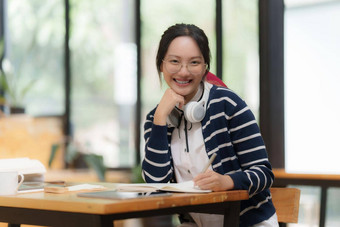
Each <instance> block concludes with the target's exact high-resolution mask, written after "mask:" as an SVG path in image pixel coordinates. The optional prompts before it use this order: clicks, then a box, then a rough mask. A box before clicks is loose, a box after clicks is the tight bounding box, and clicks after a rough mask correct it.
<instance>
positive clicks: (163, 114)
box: [153, 88, 184, 125]
mask: <svg viewBox="0 0 340 227" xmlns="http://www.w3.org/2000/svg"><path fill="white" fill-rule="evenodd" d="M177 104H178V107H179V108H180V109H181V108H182V107H183V105H184V97H183V96H181V95H179V94H177V93H176V92H174V91H173V90H172V89H171V88H168V89H166V91H165V92H164V95H163V97H162V99H161V101H160V102H159V104H158V107H157V109H156V112H155V116H154V121H153V122H154V124H156V125H166V119H167V117H168V116H169V114H170V113H171V111H172V110H173V108H175V106H176V105H177Z"/></svg>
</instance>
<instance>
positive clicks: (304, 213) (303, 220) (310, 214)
mask: <svg viewBox="0 0 340 227" xmlns="http://www.w3.org/2000/svg"><path fill="white" fill-rule="evenodd" d="M291 187H293V188H299V189H300V190H301V195H300V208H299V221H298V223H297V224H287V226H289V227H305V226H309V227H318V226H319V221H320V200H321V188H320V187H314V186H296V185H292V186H291ZM326 226H328V225H326Z"/></svg>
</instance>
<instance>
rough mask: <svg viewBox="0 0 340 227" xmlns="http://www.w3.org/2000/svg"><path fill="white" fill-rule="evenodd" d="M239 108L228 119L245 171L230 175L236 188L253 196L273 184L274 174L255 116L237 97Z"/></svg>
mask: <svg viewBox="0 0 340 227" xmlns="http://www.w3.org/2000/svg"><path fill="white" fill-rule="evenodd" d="M231 98H232V99H233V100H234V101H235V102H236V103H237V105H236V106H235V108H234V110H233V112H232V113H230V115H229V116H230V118H229V133H230V137H231V140H232V144H233V147H234V150H235V152H236V155H237V158H238V160H239V163H240V165H241V169H242V171H240V172H235V173H233V174H231V177H232V179H233V180H234V184H235V189H247V190H248V191H249V195H250V196H252V195H254V194H256V193H259V192H261V191H263V190H265V189H267V188H269V187H271V185H272V184H273V180H274V175H273V173H272V170H271V165H270V163H269V160H268V155H267V151H266V147H265V144H264V141H263V138H262V135H261V133H260V129H259V127H258V124H257V122H256V120H255V117H254V115H253V113H252V112H251V110H250V109H249V107H248V106H247V104H246V103H245V102H244V101H243V100H242V99H241V98H239V97H238V96H237V95H236V94H235V95H234V96H232V97H231Z"/></svg>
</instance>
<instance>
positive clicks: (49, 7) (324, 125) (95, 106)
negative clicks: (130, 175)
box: [0, 0, 340, 226]
mask: <svg viewBox="0 0 340 227" xmlns="http://www.w3.org/2000/svg"><path fill="white" fill-rule="evenodd" d="M275 2H276V3H273V2H272V1H270V0H269V1H265V0H223V1H218V0H186V1H180V0H171V1H170V0H168V1H158V0H97V1H91V0H81V1H76V0H64V1H62V0H49V1H41V0H30V1H20V0H1V7H0V14H1V21H0V22H1V25H0V28H1V33H0V35H1V36H0V40H1V45H0V47H2V49H3V50H2V51H1V52H2V54H1V69H2V71H3V72H4V75H1V76H2V77H3V78H4V77H5V75H6V80H7V83H8V86H7V87H2V89H0V94H1V97H2V99H1V103H0V104H1V110H2V113H3V116H4V118H5V117H6V116H7V117H13V115H14V110H13V109H12V107H21V108H24V110H25V115H28V116H30V117H34V118H43V117H47V118H51V117H57V118H59V119H61V122H62V126H61V128H62V134H63V136H65V137H66V138H72V141H75V142H76V143H77V144H78V145H79V146H80V147H82V151H83V152H85V153H91V154H96V155H98V156H101V157H102V160H103V162H104V165H105V167H106V168H108V169H114V170H126V169H131V168H135V167H136V166H138V164H139V163H140V160H141V159H142V157H143V147H144V140H143V123H144V119H145V116H146V114H147V113H148V112H149V111H150V110H151V109H153V108H154V107H155V106H156V104H157V103H158V102H159V100H160V97H161V95H162V92H163V91H164V86H162V85H161V84H160V82H159V79H158V75H157V70H156V66H155V57H156V51H157V48H158V43H159V40H160V37H161V35H162V33H163V32H164V30H166V29H167V28H168V27H169V26H171V25H173V24H175V23H193V24H195V25H197V26H199V27H201V28H202V29H203V30H204V31H205V32H206V34H207V36H208V38H209V41H210V48H211V54H212V64H211V65H212V67H211V72H212V73H214V74H216V75H217V76H219V77H220V78H222V80H223V81H224V82H225V83H226V84H227V85H228V87H229V88H231V89H232V90H234V91H235V92H236V93H238V94H239V95H240V96H241V97H242V98H243V99H244V100H245V101H246V102H247V103H248V105H249V106H250V108H251V109H252V111H253V112H254V114H255V116H256V118H257V119H258V121H259V124H260V126H261V131H262V130H263V134H264V138H265V140H266V143H268V145H267V146H268V148H269V149H268V152H269V157H270V160H271V161H272V163H273V167H274V168H284V169H285V170H286V171H287V172H293V173H317V174H340V165H339V164H338V160H339V154H340V147H339V145H338V139H339V138H340V132H339V128H340V119H339V116H340V102H339V100H340V92H339V89H337V86H338V85H339V84H340V68H339V62H340V54H339V53H340V42H339V40H340V29H339V27H340V1H339V0H285V1H281V0H280V1H275ZM277 6H280V7H279V8H275V7H277ZM266 10H268V11H266ZM276 10H277V11H276ZM263 12H267V14H266V15H267V17H264V16H261V15H262V13H263ZM277 17H278V19H277ZM261 21H262V22H261ZM275 21H282V23H281V25H280V26H281V28H282V29H281V30H280V29H279V31H280V32H277V30H276V24H275ZM271 23H273V24H271ZM264 25H267V27H266V26H264ZM266 29H268V30H266ZM270 29H272V30H270ZM266 32H267V33H268V34H269V35H270V34H272V36H273V37H279V39H277V40H276V39H274V38H270V40H269V41H270V43H266V40H265V39H264V40H263V37H264V36H263V34H266ZM261 34H262V35H261ZM261 37H262V38H261ZM261 40H262V41H261ZM222 44H223V45H222ZM266 44H268V46H267V47H266V48H263V46H265V45H266ZM0 50H1V49H0ZM266 51H268V52H270V53H273V55H268V56H269V58H267V59H263V58H261V56H262V57H263V56H266V55H265V52H266ZM277 53H279V54H282V55H280V56H282V58H279V59H274V58H270V57H271V56H276V55H275V54H277ZM264 61H265V62H266V64H267V65H271V64H272V63H273V62H274V63H275V62H277V63H278V66H277V65H275V64H274V65H273V64H272V65H271V67H272V68H271V69H270V70H271V72H272V73H270V72H269V73H268V77H262V76H261V74H262V73H263V74H266V73H267V72H266V70H263V69H261V66H263V65H261V62H264ZM276 66H277V67H276ZM270 70H269V71H270ZM276 70H278V71H276ZM276 72H278V73H276ZM266 81H267V82H266ZM268 81H269V82H268ZM271 81H277V82H280V84H279V86H278V87H279V88H280V89H279V90H277V89H276V87H275V88H273V87H272V88H271V87H270V85H271ZM266 90H271V92H269V93H266ZM265 102H268V103H272V104H271V105H269V106H267V108H263V107H261V105H263V103H265ZM277 106H279V107H278V109H275V107H277ZM268 108H269V109H271V110H267V111H269V113H270V115H266V114H265V113H264V112H261V111H262V110H264V111H266V109H268ZM276 117H278V118H276ZM0 119H1V118H0ZM268 124H271V125H270V126H269V127H271V128H272V129H273V130H274V131H270V130H269V131H266V127H268ZM271 132H274V133H271ZM275 132H277V133H275ZM3 133H4V130H3V131H1V130H0V134H3ZM270 134H273V135H274V136H273V135H270ZM276 135H278V137H279V138H278V137H276ZM280 135H281V137H280ZM0 136H1V135H0ZM271 139H273V141H272V140H271ZM277 139H279V140H280V142H279V143H276V142H275V141H277ZM0 146H1V145H0ZM0 152H1V153H0V158H1V157H2V158H4V157H5V158H8V157H11V154H12V153H10V151H9V150H6V148H4V147H3V148H2V149H1V150H0ZM276 152H278V153H276ZM16 155H17V156H20V155H21V154H20V155H19V154H17V153H16ZM24 155H26V154H24ZM27 155H28V154H27ZM47 156H48V155H47ZM66 166H67V165H66ZM293 186H294V187H299V188H301V189H302V197H301V205H300V219H299V224H297V225H294V226H320V212H319V210H320V198H321V186H307V185H304V186H302V185H293ZM327 195H328V196H327V209H326V211H327V212H326V214H325V220H324V221H325V226H340V215H339V214H340V191H339V189H338V188H336V187H330V188H327Z"/></svg>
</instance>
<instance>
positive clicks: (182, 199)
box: [0, 183, 248, 215]
mask: <svg viewBox="0 0 340 227" xmlns="http://www.w3.org/2000/svg"><path fill="white" fill-rule="evenodd" d="M98 184H101V185H104V186H106V187H107V188H109V189H114V188H115V184H112V183H98ZM77 193H79V192H68V193H63V194H52V193H44V192H32V193H22V194H18V195H15V196H1V197H0V198H1V199H0V207H15V208H28V209H39V210H52V211H62V212H77V213H88V214H104V215H105V214H113V213H121V212H133V211H142V210H144V211H145V210H154V209H160V208H169V207H174V206H188V205H197V204H206V203H219V202H225V201H239V200H245V199H248V193H247V192H246V191H243V190H241V191H224V192H212V193H206V194H199V195H198V194H189V193H174V194H173V195H172V196H168V197H150V198H143V199H129V200H107V199H94V198H83V197H78V196H77Z"/></svg>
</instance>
